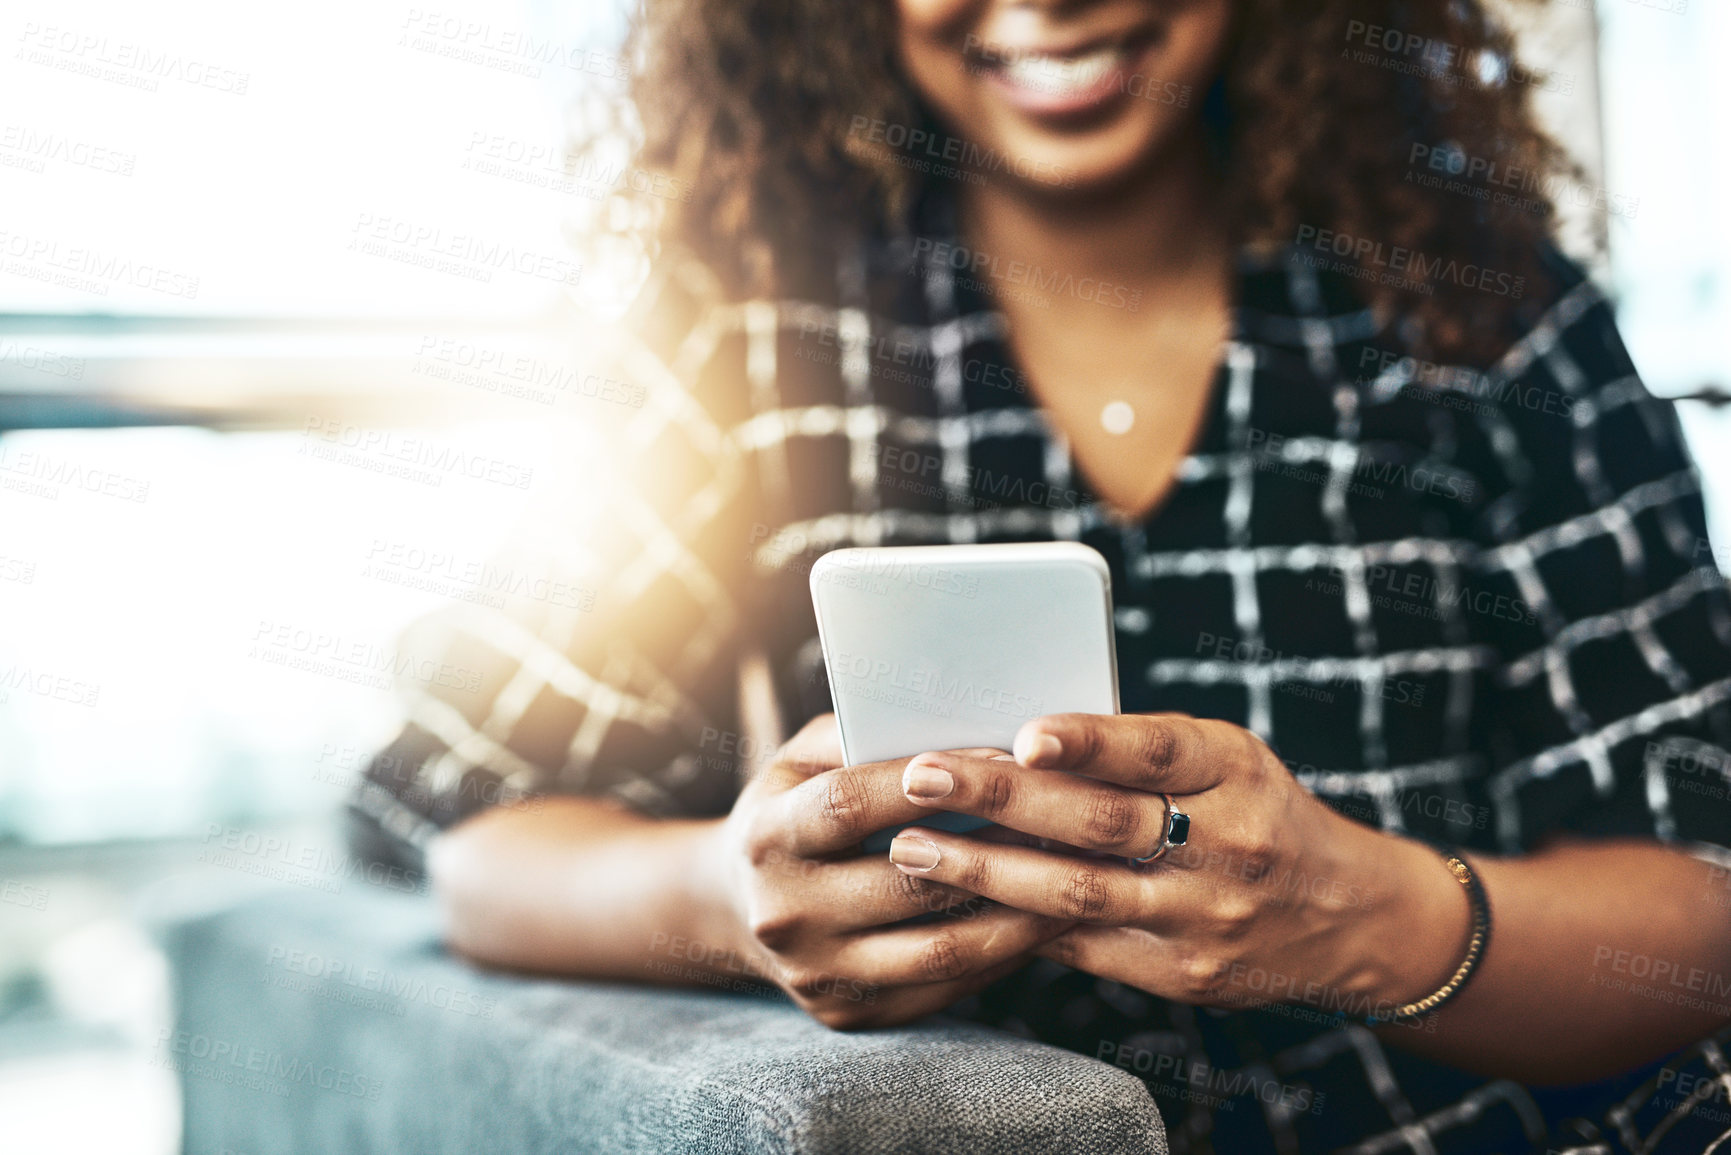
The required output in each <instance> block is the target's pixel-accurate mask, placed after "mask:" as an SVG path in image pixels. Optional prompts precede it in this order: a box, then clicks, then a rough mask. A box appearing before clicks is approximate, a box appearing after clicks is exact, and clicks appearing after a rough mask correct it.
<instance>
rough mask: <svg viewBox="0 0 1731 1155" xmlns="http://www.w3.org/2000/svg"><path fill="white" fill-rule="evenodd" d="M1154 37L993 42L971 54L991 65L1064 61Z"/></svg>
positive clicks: (1141, 31) (1137, 32) (1132, 34)
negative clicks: (1034, 58)
mask: <svg viewBox="0 0 1731 1155" xmlns="http://www.w3.org/2000/svg"><path fill="white" fill-rule="evenodd" d="M1153 34H1154V33H1153V30H1152V29H1145V28H1137V29H1131V30H1130V31H1128V32H1118V33H1113V34H1111V35H1108V36H1091V37H1089V38H1088V39H1086V40H1080V39H1079V40H1074V41H1071V42H1070V43H1067V44H1012V43H1009V42H1007V41H1002V40H990V41H983V42H981V43H979V44H977V45H975V46H974V47H973V48H972V49H970V50H969V51H970V52H971V54H972V55H975V56H978V57H979V58H980V59H981V60H983V61H985V62H986V63H990V64H1001V63H1004V61H1005V60H1006V58H1007V59H1009V60H1016V59H1025V58H1027V57H1030V56H1043V57H1050V58H1052V59H1056V60H1063V59H1065V58H1067V57H1075V56H1087V55H1088V54H1090V53H1093V52H1098V51H1100V50H1101V49H1106V48H1125V47H1128V46H1130V45H1133V44H1136V43H1138V42H1139V41H1141V40H1145V39H1148V38H1151V37H1152V36H1153Z"/></svg>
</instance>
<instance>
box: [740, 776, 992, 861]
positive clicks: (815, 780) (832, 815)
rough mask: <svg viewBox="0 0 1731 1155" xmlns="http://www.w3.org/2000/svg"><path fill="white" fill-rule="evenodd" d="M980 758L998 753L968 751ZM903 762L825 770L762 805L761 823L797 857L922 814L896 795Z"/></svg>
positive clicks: (848, 843) (839, 846)
mask: <svg viewBox="0 0 1731 1155" xmlns="http://www.w3.org/2000/svg"><path fill="white" fill-rule="evenodd" d="M967 752H968V753H972V754H980V755H982V756H985V755H990V754H993V753H999V751H992V750H979V749H976V750H970V751H967ZM906 765H907V760H906V759H904V758H898V759H895V760H894V761H891V762H867V763H862V764H861V765H858V766H843V767H841V768H839V769H835V770H825V771H824V772H822V773H821V774H817V775H815V776H813V777H811V778H808V779H806V780H805V781H803V782H800V783H798V784H797V785H795V786H793V787H792V788H790V789H788V790H786V791H784V792H782V793H781V794H779V795H777V796H776V797H775V798H773V799H771V800H769V802H768V803H767V804H766V813H765V814H764V816H763V819H762V821H763V822H765V823H766V824H767V829H768V830H769V831H770V835H769V837H770V838H771V839H772V840H773V842H774V843H775V844H776V845H780V846H781V847H782V848H784V849H786V850H788V851H791V852H792V853H794V854H796V855H799V856H801V857H803V858H821V857H823V856H825V855H830V854H836V853H838V852H840V851H843V850H846V849H848V848H849V847H853V846H857V845H859V843H860V840H861V839H863V838H865V836H866V835H868V834H871V833H873V832H875V831H878V830H882V829H884V828H885V827H887V826H895V825H897V824H899V823H903V822H911V821H913V820H914V819H917V818H921V817H924V816H925V815H927V814H929V813H931V810H930V808H928V807H924V806H919V805H917V804H915V803H913V802H909V801H908V800H907V798H906V796H904V795H903V794H902V770H903V768H904V767H905V766H906Z"/></svg>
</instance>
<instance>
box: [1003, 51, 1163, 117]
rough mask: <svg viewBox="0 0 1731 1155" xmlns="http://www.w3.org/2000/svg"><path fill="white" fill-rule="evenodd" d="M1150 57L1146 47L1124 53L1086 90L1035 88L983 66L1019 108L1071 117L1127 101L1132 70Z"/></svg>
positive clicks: (1005, 97)
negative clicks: (1123, 100)
mask: <svg viewBox="0 0 1731 1155" xmlns="http://www.w3.org/2000/svg"><path fill="white" fill-rule="evenodd" d="M1147 55H1148V48H1147V47H1144V48H1141V49H1139V50H1136V51H1132V52H1127V53H1122V54H1121V59H1120V60H1119V61H1118V62H1117V63H1115V64H1113V65H1112V66H1111V67H1110V68H1108V69H1106V71H1105V72H1103V73H1101V75H1100V78H1099V79H1098V80H1096V81H1094V82H1093V83H1092V84H1090V85H1088V86H1087V87H1086V88H1063V89H1058V88H1057V86H1056V85H1055V84H1054V85H1053V86H1052V87H1051V88H1048V87H1046V86H1044V85H1040V84H1039V83H1038V82H1037V81H1036V83H1035V84H1033V85H1027V84H1021V83H1018V82H1017V81H1015V80H1013V79H1011V77H1010V76H1009V75H1008V74H1007V73H1006V72H1005V71H1004V70H1003V69H1002V68H1000V67H998V66H995V65H985V66H983V67H984V69H985V73H986V77H987V79H988V80H990V81H991V83H992V85H993V86H994V87H995V88H996V89H997V90H998V92H999V93H1000V94H1002V95H1003V97H1004V99H1005V100H1006V101H1008V102H1009V103H1010V104H1011V105H1013V106H1014V107H1016V108H1017V109H1020V110H1021V111H1023V112H1030V113H1035V114H1037V115H1043V116H1064V117H1069V116H1077V115H1081V114H1085V113H1092V112H1097V111H1099V110H1100V109H1103V108H1106V107H1108V106H1109V105H1112V104H1114V103H1117V102H1118V101H1120V100H1122V99H1125V98H1127V97H1128V95H1129V87H1130V86H1129V77H1130V73H1131V70H1132V69H1133V68H1134V67H1135V66H1136V65H1137V64H1138V63H1139V62H1140V61H1141V60H1143V59H1144V58H1145V57H1146V56H1147Z"/></svg>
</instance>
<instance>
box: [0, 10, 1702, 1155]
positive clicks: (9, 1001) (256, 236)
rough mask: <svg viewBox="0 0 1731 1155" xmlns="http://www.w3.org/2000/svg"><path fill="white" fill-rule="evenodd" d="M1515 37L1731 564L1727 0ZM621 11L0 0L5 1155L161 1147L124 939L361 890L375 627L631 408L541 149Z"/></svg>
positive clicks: (570, 124) (602, 57)
mask: <svg viewBox="0 0 1731 1155" xmlns="http://www.w3.org/2000/svg"><path fill="white" fill-rule="evenodd" d="M1512 18H1513V19H1515V20H1516V21H1517V23H1518V24H1519V26H1520V28H1521V30H1522V36H1523V43H1524V44H1525V46H1526V49H1525V55H1526V58H1527V62H1528V63H1529V64H1530V65H1532V66H1536V67H1539V68H1544V69H1548V70H1550V71H1551V73H1552V77H1553V81H1552V82H1551V83H1547V84H1546V85H1544V86H1543V89H1542V91H1541V92H1540V94H1539V96H1540V101H1541V106H1542V109H1543V111H1544V114H1545V115H1546V117H1547V118H1548V120H1549V122H1550V123H1551V125H1552V126H1553V127H1554V130H1555V131H1556V132H1557V134H1558V135H1559V136H1560V137H1561V138H1562V139H1563V140H1564V141H1565V142H1566V143H1567V144H1568V145H1569V146H1570V147H1571V148H1572V149H1573V151H1574V152H1575V155H1576V156H1577V158H1578V159H1579V160H1580V161H1581V163H1582V165H1583V168H1584V170H1585V174H1586V176H1585V182H1584V184H1583V185H1582V187H1580V188H1578V189H1573V190H1568V191H1566V192H1565V193H1564V194H1563V195H1562V196H1561V199H1562V201H1563V202H1564V205H1565V209H1566V214H1567V216H1566V221H1565V226H1566V227H1565V236H1566V238H1567V245H1568V247H1569V249H1570V250H1571V252H1572V254H1573V255H1574V256H1576V257H1577V258H1579V259H1581V260H1583V261H1585V262H1587V264H1588V265H1589V267H1590V268H1592V269H1593V270H1594V273H1595V275H1596V276H1597V277H1598V278H1599V279H1600V281H1601V282H1602V284H1603V285H1604V287H1605V288H1606V290H1607V291H1608V292H1609V293H1610V294H1611V295H1612V296H1613V298H1614V299H1615V300H1616V302H1617V304H1618V309H1619V315H1620V317H1621V321H1622V325H1623V331H1624V334H1625V336H1626V338H1627V340H1628V342H1629V344H1630V346H1631V347H1632V349H1633V352H1634V356H1635V361H1636V364H1637V365H1638V366H1639V367H1640V368H1641V371H1642V374H1643V376H1644V377H1645V379H1646V381H1647V383H1648V385H1649V386H1650V387H1651V388H1652V389H1653V390H1654V391H1655V392H1657V393H1660V394H1662V395H1666V396H1674V397H1678V398H1688V400H1685V401H1682V402H1681V403H1680V410H1681V413H1682V417H1683V420H1684V423H1685V428H1686V430H1687V432H1688V434H1689V436H1690V439H1691V441H1692V443H1693V445H1694V449H1695V452H1696V455H1697V457H1698V459H1699V461H1700V463H1701V466H1702V468H1703V471H1704V473H1705V474H1706V478H1707V483H1708V493H1709V500H1710V516H1711V517H1712V519H1713V523H1714V525H1715V527H1716V534H1717V541H1718V543H1719V546H1720V551H1721V552H1720V564H1721V566H1722V567H1728V568H1731V553H1727V546H1728V545H1731V411H1728V410H1727V409H1725V408H1724V407H1723V406H1722V405H1720V404H1715V403H1714V400H1715V398H1718V397H1720V396H1722V394H1723V388H1722V387H1723V386H1724V385H1725V384H1726V383H1728V382H1731V341H1728V340H1727V337H1728V335H1731V278H1728V273H1727V271H1728V270H1731V213H1728V212H1727V210H1726V207H1725V206H1726V205H1727V204H1731V197H1728V195H1727V190H1728V189H1731V149H1728V148H1727V145H1731V74H1728V73H1727V71H1726V70H1725V69H1724V68H1723V67H1722V64H1723V60H1724V59H1725V56H1726V54H1727V53H1728V52H1731V11H1727V9H1726V8H1725V6H1724V5H1720V4H1705V3H1701V2H1700V0H1598V2H1597V5H1596V7H1595V6H1594V4H1593V3H1592V2H1591V0H1568V2H1567V3H1561V2H1553V3H1551V4H1549V5H1544V4H1533V3H1521V4H1518V5H1517V6H1516V9H1515V11H1514V13H1513V16H1512ZM623 29H624V10H623V5H622V3H621V2H620V0H580V2H577V3H570V2H566V3H553V2H552V0H497V2H495V3H491V4H487V5H481V4H471V5H467V6H463V7H454V6H449V5H447V6H442V7H441V8H439V9H437V10H434V9H431V8H425V9H423V8H418V7H410V6H404V5H401V4H397V3H386V2H383V0H345V2H344V3H341V4H338V3H335V2H333V0H308V2H307V3H305V4H301V5H296V6H293V7H292V8H281V9H272V10H268V11H265V10H258V9H247V8H245V7H237V6H235V5H232V4H219V3H215V2H214V0H145V2H143V3H137V2H134V3H126V4H123V3H120V2H118V0H105V2H96V0H54V2H53V3H52V4H50V3H47V2H46V0H34V2H32V0H4V2H3V3H0V36H4V37H5V53H6V57H5V60H6V63H5V66H4V68H0V1151H5V1152H36V1151H48V1150H55V1151H62V1152H82V1151H104V1152H113V1153H123V1152H124V1153H132V1152H137V1153H140V1155H142V1153H150V1155H166V1153H168V1152H172V1151H174V1150H177V1148H178V1117H177V1112H178V1107H177V1098H176V1092H175V1088H174V1081H173V1079H174V1077H173V1075H172V1073H170V1072H169V1071H168V1070H166V1069H165V1066H164V1062H163V1051H162V1048H161V1047H160V1046H159V1039H160V1035H161V1032H162V1031H163V1029H164V1028H165V1027H166V1025H167V1023H168V1021H169V1007H168V1001H167V987H166V976H165V972H164V967H163V964H162V961H161V958H160V956H159V955H158V953H157V952H156V950H155V948H154V947H153V946H152V943H151V937H150V929H151V927H152V926H153V925H156V924H158V923H159V922H160V921H161V920H163V919H165V918H170V917H174V916H175V915H177V914H180V913H184V912H186V911H188V910H189V909H197V908H199V907H200V906H201V905H203V904H210V903H217V902H222V901H227V900H229V899H231V898H233V897H235V896H236V895H238V894H244V893H246V892H247V891H248V890H252V889H259V888H271V887H285V886H292V887H309V888H313V889H323V890H339V889H341V888H344V887H358V886H364V885H367V883H366V882H365V880H364V878H363V877H362V875H361V873H360V871H359V867H358V864H356V863H354V862H352V861H351V860H349V859H348V858H347V857H346V852H345V849H344V847H343V843H342V839H341V837H340V834H339V827H338V825H337V823H336V821H335V819H336V816H337V813H338V810H339V808H340V806H341V803H342V801H343V799H344V798H345V797H346V794H347V792H348V789H349V786H350V783H351V782H352V780H353V778H354V776H355V775H356V774H357V773H358V771H359V770H360V769H361V768H362V767H363V766H364V765H365V763H366V760H367V758H368V757H369V755H370V753H371V751H372V750H373V749H375V748H376V747H378V746H379V745H381V744H383V743H384V742H385V741H386V740H387V739H388V738H389V737H390V735H391V734H392V733H393V731H394V730H395V728H396V726H397V725H398V724H399V722H400V720H401V719H400V717H399V715H398V712H397V706H396V702H395V699H394V698H393V695H392V693H391V686H392V685H393V683H394V682H395V681H397V680H401V679H415V678H420V679H423V680H425V679H432V678H439V677H446V676H452V675H453V674H456V675H457V676H460V672H453V671H448V670H441V669H439V668H438V667H437V666H436V655H433V654H430V653H420V652H417V651H416V649H415V647H414V643H413V639H412V635H410V636H407V637H405V636H403V634H402V631H403V628H404V626H405V625H406V624H407V623H408V622H410V621H411V620H413V619H415V618H416V617H418V616H420V615H422V614H424V613H426V612H428V611H429V610H434V609H437V608H440V607H443V606H451V605H458V604H464V603H476V602H480V603H485V604H494V605H498V604H503V601H504V600H505V599H510V598H513V597H532V596H544V595H543V594H538V593H537V592H535V591H536V590H537V588H538V587H537V583H538V582H542V581H544V580H545V579H544V575H539V574H535V573H519V572H513V571H510V570H501V569H499V568H497V567H493V566H490V565H489V558H490V556H491V555H492V553H493V551H494V549H495V548H496V547H497V546H498V545H499V544H500V543H501V541H502V539H503V536H504V535H505V533H506V531H507V530H508V529H509V527H510V526H511V524H512V522H513V521H514V520H515V519H516V518H517V517H518V516H519V514H521V512H522V511H523V510H524V508H525V506H526V505H527V503H529V502H532V501H534V500H535V498H536V497H537V495H538V494H545V493H547V492H550V491H551V490H552V489H553V488H554V485H555V479H556V478H558V477H560V476H561V475H562V472H563V471H568V470H570V469H572V468H573V467H581V464H582V462H583V461H584V460H585V458H586V457H587V456H589V455H592V454H594V453H595V452H596V451H597V450H596V446H597V444H598V443H599V442H600V441H602V440H603V439H604V438H605V434H606V431H607V430H608V428H610V426H611V425H612V424H613V423H615V422H617V421H618V420H620V419H621V418H622V417H623V416H624V415H626V414H627V413H628V412H629V411H630V409H631V406H632V404H633V402H634V400H635V401H636V403H638V404H640V403H641V391H640V390H638V389H637V387H636V386H635V385H634V384H633V383H631V382H628V381H619V380H615V379H612V378H609V377H607V376H606V375H605V373H604V371H603V367H604V365H605V360H604V358H603V357H602V356H601V349H602V348H603V346H604V344H605V341H606V335H607V327H608V323H609V321H610V319H612V318H614V317H616V316H617V315H618V313H619V312H620V311H621V309H622V307H623V304H624V302H625V300H626V299H627V298H628V297H629V294H630V292H631V289H632V287H633V283H634V279H635V278H636V277H638V276H640V275H641V270H640V269H639V268H638V267H637V265H636V264H635V263H634V261H633V259H632V258H631V257H630V255H629V254H627V255H623V256H621V255H618V254H613V253H610V252H606V251H603V250H598V249H595V248H593V246H591V245H590V244H588V239H589V238H591V237H592V236H594V234H595V233H596V231H597V230H596V222H597V219H598V218H597V214H598V213H600V212H601V211H603V208H602V206H603V202H604V198H605V196H606V194H607V192H608V191H609V190H610V189H612V188H614V187H617V186H618V185H619V184H620V183H621V182H625V181H631V180H636V179H642V174H639V173H634V172H633V171H632V170H631V169H630V168H629V167H628V166H627V165H626V163H625V157H626V151H625V143H624V138H623V137H620V138H619V139H618V147H617V150H616V151H615V152H613V153H611V154H610V153H609V151H608V150H607V149H602V150H601V151H600V152H599V153H589V152H585V153H584V154H583V155H582V156H581V157H579V156H577V155H574V154H573V153H572V151H571V150H570V142H571V141H572V140H574V139H577V138H591V137H592V136H593V134H594V133H595V132H597V131H602V128H599V127H598V126H606V125H609V124H613V123H615V122H616V121H617V120H618V117H617V116H616V113H617V105H618V96H619V93H620V91H621V85H620V75H621V70H622V68H623V63H622V61H621V60H620V58H619V41H620V37H621V36H622V34H623ZM624 123H626V124H627V125H628V119H627V120H626V121H625V122H624ZM610 155H611V156H613V157H614V159H611V160H609V159H608V157H609V156H610ZM581 513H582V511H581V510H572V511H571V516H572V517H574V518H575V517H580V516H581ZM261 981H268V976H263V975H261ZM93 1104H96V1105H98V1109H92V1106H93Z"/></svg>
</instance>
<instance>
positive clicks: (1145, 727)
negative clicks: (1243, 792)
mask: <svg viewBox="0 0 1731 1155" xmlns="http://www.w3.org/2000/svg"><path fill="white" fill-rule="evenodd" d="M1015 749H1016V761H1017V762H1019V763H1021V764H1022V765H1023V766H1028V767H1032V768H1035V769H1041V770H1068V771H1071V772H1072V773H1076V774H1084V775H1086V776H1088V777H1090V778H1098V779H1101V780H1102V781H1106V782H1116V783H1118V784H1119V785H1121V786H1130V787H1134V788H1135V789H1137V790H1146V791H1150V792H1154V793H1166V794H1200V793H1202V792H1203V791H1204V790H1211V789H1213V788H1214V787H1215V786H1218V785H1220V783H1221V782H1223V781H1225V780H1226V777H1227V775H1228V774H1230V773H1231V772H1232V770H1233V769H1234V768H1235V767H1238V766H1241V765H1243V764H1245V762H1246V759H1247V758H1248V759H1250V760H1251V762H1250V764H1251V765H1258V766H1259V765H1261V764H1262V759H1263V758H1264V757H1265V754H1264V751H1265V750H1266V748H1265V747H1262V746H1261V743H1260V742H1258V740H1257V739H1256V737H1255V735H1253V734H1251V733H1250V732H1249V731H1248V730H1243V729H1240V728H1239V727H1237V726H1233V725H1231V724H1229V723H1226V722H1216V721H1211V720H1201V719H1196V718H1190V717H1186V716H1185V715H1183V714H1048V715H1046V716H1045V717H1043V718H1035V719H1034V720H1033V721H1031V722H1028V723H1027V724H1025V725H1024V726H1023V727H1022V728H1021V730H1020V731H1018V732H1017V734H1016V742H1015Z"/></svg>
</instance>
